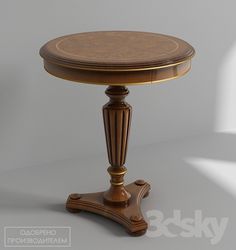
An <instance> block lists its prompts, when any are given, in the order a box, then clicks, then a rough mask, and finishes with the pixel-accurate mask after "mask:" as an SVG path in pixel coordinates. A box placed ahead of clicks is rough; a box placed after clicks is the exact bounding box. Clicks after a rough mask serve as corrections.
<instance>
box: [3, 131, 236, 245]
mask: <svg viewBox="0 0 236 250" xmlns="http://www.w3.org/2000/svg"><path fill="white" fill-rule="evenodd" d="M106 162H107V160H106V156H104V155H102V156H97V157H94V158H92V159H75V160H68V161H63V162H62V161H60V162H54V163H53V164H48V165H44V166H41V167H39V166H37V167H31V168H30V167H27V168H23V169H15V170H10V171H4V172H1V173H0V247H1V249H4V244H3V234H4V230H3V228H4V226H46V225H47V226H69V227H71V229H72V238H71V241H72V247H71V249H76V250H77V249H83V250H87V249H88V250H92V249H113V250H116V249H117V250H118V249H119V250H120V249H129V250H132V249H135V250H139V249H140V250H141V249H142V250H143V249H161V250H165V249H168V250H169V249H181V250H185V249H186V250H189V249H191V250H194V249H196V250H199V249H204V250H208V249H221V250H222V249H223V250H224V249H225V250H226V249H227V250H231V249H233V248H234V247H235V243H236V237H235V231H236V213H235V212H236V187H235V182H236V174H235V169H236V134H235V135H234V134H226V133H221V134H219V133H218V134H212V135H207V136H199V137H193V138H188V139H185V140H184V139H182V140H181V141H180V140H178V141H177V140H176V141H174V142H173V141H172V142H166V143H160V144H158V145H150V146H147V147H142V148H136V149H131V150H129V152H128V159H127V164H126V166H127V168H128V174H127V176H126V182H127V183H128V182H132V181H134V180H135V179H139V178H142V179H145V180H147V181H148V182H149V183H150V184H151V186H152V190H151V193H150V196H149V197H148V198H146V199H144V200H143V203H142V211H143V214H144V216H145V218H146V219H147V212H148V211H150V210H159V211H161V212H162V213H163V214H164V217H165V218H171V217H173V211H174V210H179V211H180V212H181V218H182V219H183V218H194V213H195V211H196V210H199V211H201V212H202V216H203V217H204V218H205V217H206V218H208V217H215V218H216V219H217V220H218V221H220V219H221V218H223V217H227V218H228V224H227V227H226V230H225V233H224V235H223V237H222V239H221V240H220V241H219V242H218V243H217V244H214V245H213V244H211V237H206V236H207V235H206V234H205V233H204V232H203V233H202V236H201V237H188V238H186V237H183V236H181V235H180V233H181V231H183V229H181V228H180V227H178V226H173V225H170V227H169V228H168V229H169V230H170V231H171V232H172V233H174V234H175V235H177V236H176V237H173V238H170V237H166V236H163V235H162V236H160V237H154V238H150V237H148V236H147V235H144V236H142V237H130V236H128V235H126V233H125V230H124V229H123V228H122V227H121V226H119V225H117V224H116V223H114V222H112V221H110V220H107V219H104V218H103V217H100V216H97V215H93V214H90V213H86V212H82V213H80V214H76V215H75V214H70V213H67V212H66V211H65V209H64V203H65V199H66V197H67V195H68V194H69V193H72V192H81V193H83V192H94V191H100V190H104V189H106V188H107V187H108V185H109V177H108V175H106V168H107V167H108V164H107V163H106ZM152 219H153V218H149V219H148V221H149V222H150V221H151V220H152ZM152 229H153V230H154V228H152ZM208 236H209V235H208ZM22 249H24V248H22ZM44 249H46V248H44ZM49 249H52V248H49Z"/></svg>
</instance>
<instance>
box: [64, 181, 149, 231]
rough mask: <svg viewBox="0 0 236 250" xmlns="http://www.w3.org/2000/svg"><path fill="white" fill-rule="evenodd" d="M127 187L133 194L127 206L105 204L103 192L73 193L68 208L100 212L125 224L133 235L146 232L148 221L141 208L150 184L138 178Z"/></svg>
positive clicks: (70, 209) (74, 211)
mask: <svg viewBox="0 0 236 250" xmlns="http://www.w3.org/2000/svg"><path fill="white" fill-rule="evenodd" d="M125 189H126V190H127V191H128V192H129V193H130V194H131V198H130V200H129V203H128V205H127V206H125V207H118V206H111V205H107V204H104V200H103V193H104V192H98V193H88V194H71V195H69V197H68V199H67V202H66V208H67V210H68V211H69V212H72V213H76V212H79V211H81V210H84V211H88V212H92V213H96V214H100V215H102V216H105V217H107V218H109V219H111V220H114V221H116V222H118V223H120V224H121V225H123V226H124V227H125V228H126V229H127V232H128V233H129V234H131V235H133V236H139V235H143V234H145V232H146V230H147V226H148V225H147V223H146V221H145V220H144V219H143V216H142V212H141V210H140V203H141V200H142V198H144V197H146V196H147V195H148V193H149V190H150V185H149V184H148V183H147V182H144V181H142V180H137V181H135V182H133V183H131V184H129V185H127V186H125Z"/></svg>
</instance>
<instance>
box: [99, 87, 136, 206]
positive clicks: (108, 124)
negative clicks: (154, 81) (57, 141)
mask: <svg viewBox="0 0 236 250" xmlns="http://www.w3.org/2000/svg"><path fill="white" fill-rule="evenodd" d="M105 93H106V95H107V96H108V97H110V100H109V102H108V103H106V104H105V105H104V106H103V119H104V128H105V134H106V144H107V153H108V160H109V163H110V164H111V166H110V167H109V168H108V172H109V174H110V175H111V181H110V182H111V187H110V189H109V190H108V191H107V192H105V193H104V202H106V203H108V204H110V205H118V206H125V205H127V204H128V201H129V199H130V194H129V193H128V192H127V191H126V190H125V188H124V185H123V184H124V174H125V173H126V168H125V166H124V164H125V159H126V152H127V144H128V135H129V128H130V121H131V113H132V108H131V106H130V105H129V104H128V103H127V102H125V97H126V96H127V95H128V94H129V90H128V89H127V88H126V87H124V86H109V87H108V88H107V89H106V91H105Z"/></svg>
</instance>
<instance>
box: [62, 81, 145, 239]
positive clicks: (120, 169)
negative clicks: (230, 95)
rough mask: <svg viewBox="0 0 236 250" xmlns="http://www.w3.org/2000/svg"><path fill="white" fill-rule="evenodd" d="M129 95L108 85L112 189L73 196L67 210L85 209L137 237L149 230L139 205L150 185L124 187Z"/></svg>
mask: <svg viewBox="0 0 236 250" xmlns="http://www.w3.org/2000/svg"><path fill="white" fill-rule="evenodd" d="M128 93H129V91H128V89H127V88H126V87H123V86H109V87H108V88H107V90H106V94H107V95H108V97H110V101H109V102H108V103H107V104H105V105H104V106H103V119H104V127H105V134H106V144H107V153H108V160H109V163H110V164H111V165H110V167H108V173H109V174H110V176H111V180H110V182H111V186H110V188H109V189H108V190H107V191H105V192H97V193H87V194H78V193H74V194H71V195H69V197H68V199H67V202H66V208H67V210H68V211H70V212H72V213H76V212H79V211H81V210H84V211H89V212H92V213H97V214H100V215H103V216H105V217H107V218H110V219H112V220H114V221H116V222H118V223H120V224H122V225H123V226H124V227H126V229H127V231H128V233H130V234H131V235H134V236H138V235H142V234H144V233H145V232H146V230H147V223H146V222H145V220H144V218H143V216H142V212H141V211H140V203H141V200H142V198H144V197H146V196H147V195H148V192H149V190H150V185H149V184H148V183H147V182H145V181H143V180H137V181H135V182H133V183H131V184H129V185H126V186H124V175H125V173H126V168H125V166H124V164H125V158H126V152H127V144H128V135H129V129H130V121H131V111H132V108H131V106H130V105H129V104H128V103H127V102H125V97H126V96H127V95H128Z"/></svg>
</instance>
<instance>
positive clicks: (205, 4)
mask: <svg viewBox="0 0 236 250" xmlns="http://www.w3.org/2000/svg"><path fill="white" fill-rule="evenodd" d="M235 7H236V3H235V1H234V0H225V1H218V0H204V1H203V0H201V1H200V0H199V1H191V0H179V1H170V0H165V1H164V0H163V1H157V0H146V1H144V0H142V1H138V0H125V1H124V0H120V1H115V0H100V1H92V0H86V1H81V0H70V1H66V0H50V1H48V0H40V1H32V0H20V1H19V0H5V1H4V0H2V1H1V8H0V34H1V39H0V169H9V168H17V167H24V166H31V165H42V164H44V163H46V162H51V161H57V160H60V159H66V158H74V157H87V156H89V155H93V154H99V153H102V152H105V139H104V131H103V121H102V113H101V108H102V105H103V104H104V103H105V102H106V101H107V98H106V96H105V95H104V90H105V88H104V87H102V86H95V85H94V86H92V85H86V84H75V83H72V82H68V81H65V80H61V79H58V78H55V77H52V76H50V75H48V74H47V73H46V72H45V71H44V70H43V65H42V59H41V58H40V57H39V55H38V50H39V48H40V47H41V46H42V45H43V44H44V43H45V42H46V41H48V40H50V39H52V38H55V37H58V36H61V35H65V34H70V33H77V32H84V31H93V30H141V31H151V32H158V33H165V34H170V35H174V36H177V37H180V38H182V39H184V40H186V41H188V42H189V43H190V44H192V45H193V46H194V47H195V49H196V53H197V54H196V57H195V58H194V60H193V67H192V71H191V72H190V73H189V74H188V75H187V76H185V77H184V78H181V79H178V80H173V81H169V82H166V83H164V84H157V85H152V86H139V87H130V96H129V97H128V99H127V100H128V102H129V103H130V104H131V105H132V106H133V110H134V113H133V123H132V130H131V137H130V143H129V146H130V147H135V146H139V145H145V144H150V143H157V142H160V141H163V140H169V139H174V138H179V137H185V136H191V135H196V134H202V133H208V132H210V131H212V130H213V129H214V127H215V120H216V117H218V118H217V119H218V120H219V116H217V115H216V107H217V105H218V100H219V98H220V97H219V96H220V93H221V91H222V86H224V85H225V86H227V81H229V82H230V81H231V83H232V78H230V79H229V77H228V78H227V77H226V74H227V70H225V71H222V70H221V68H222V67H223V65H227V63H226V64H225V62H224V60H225V55H226V54H227V53H229V51H230V50H231V48H232V46H234V41H235V39H236V29H235V19H236V18H235ZM233 61H234V60H232V62H233ZM224 67H225V66H224ZM231 68H232V67H231ZM219 74H220V76H219ZM232 75H233V74H232ZM223 84H224V85H223ZM226 96H227V95H226ZM226 98H227V97H226ZM221 112H222V113H224V111H222V110H221ZM232 112H233V111H232Z"/></svg>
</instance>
